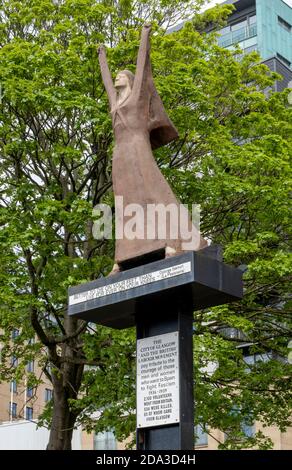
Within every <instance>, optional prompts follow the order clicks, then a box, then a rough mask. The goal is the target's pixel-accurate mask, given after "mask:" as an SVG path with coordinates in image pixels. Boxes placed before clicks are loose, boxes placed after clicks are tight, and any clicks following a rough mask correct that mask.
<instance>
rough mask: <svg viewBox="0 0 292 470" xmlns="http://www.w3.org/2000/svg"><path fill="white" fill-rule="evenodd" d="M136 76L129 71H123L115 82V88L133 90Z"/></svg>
mask: <svg viewBox="0 0 292 470" xmlns="http://www.w3.org/2000/svg"><path fill="white" fill-rule="evenodd" d="M134 78H135V75H134V74H133V73H132V72H130V71H129V70H121V72H119V73H118V75H117V77H116V80H115V87H116V88H118V89H121V88H129V90H132V87H133V83H134Z"/></svg>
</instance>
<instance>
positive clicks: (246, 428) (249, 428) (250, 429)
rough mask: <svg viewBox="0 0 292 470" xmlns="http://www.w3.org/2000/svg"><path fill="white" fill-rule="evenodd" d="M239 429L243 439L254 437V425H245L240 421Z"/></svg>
mask: <svg viewBox="0 0 292 470" xmlns="http://www.w3.org/2000/svg"><path fill="white" fill-rule="evenodd" d="M240 427H241V431H242V432H243V434H244V435H245V437H254V435H255V426H254V424H247V423H246V422H245V421H242V423H241V425H240Z"/></svg>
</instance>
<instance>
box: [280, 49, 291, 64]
mask: <svg viewBox="0 0 292 470" xmlns="http://www.w3.org/2000/svg"><path fill="white" fill-rule="evenodd" d="M277 57H278V59H280V60H281V62H283V63H284V64H285V65H287V67H290V65H291V62H289V60H287V59H285V57H283V56H282V55H281V54H279V53H278V52H277Z"/></svg>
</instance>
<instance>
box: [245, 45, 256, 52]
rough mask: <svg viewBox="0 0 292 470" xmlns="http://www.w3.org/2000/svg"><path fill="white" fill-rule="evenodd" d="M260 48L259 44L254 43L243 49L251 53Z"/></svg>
mask: <svg viewBox="0 0 292 470" xmlns="http://www.w3.org/2000/svg"><path fill="white" fill-rule="evenodd" d="M257 50H258V45H257V44H254V45H253V46H250V47H247V48H246V49H244V50H243V52H244V53H245V54H249V53H250V52H254V51H257Z"/></svg>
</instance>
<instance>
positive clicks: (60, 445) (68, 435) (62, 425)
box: [47, 389, 77, 450]
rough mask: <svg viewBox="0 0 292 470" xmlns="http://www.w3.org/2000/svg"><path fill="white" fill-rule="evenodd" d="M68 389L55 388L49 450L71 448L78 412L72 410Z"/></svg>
mask: <svg viewBox="0 0 292 470" xmlns="http://www.w3.org/2000/svg"><path fill="white" fill-rule="evenodd" d="M68 398H72V397H68V396H67V393H66V391H65V390H64V389H63V390H60V392H59V393H58V391H57V392H56V390H55V389H54V404H53V416H52V425H51V430H50V438H49V442H48V445H47V450H71V441H72V436H73V429H74V424H75V421H76V418H77V415H76V413H73V412H72V411H70V408H69V405H68Z"/></svg>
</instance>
